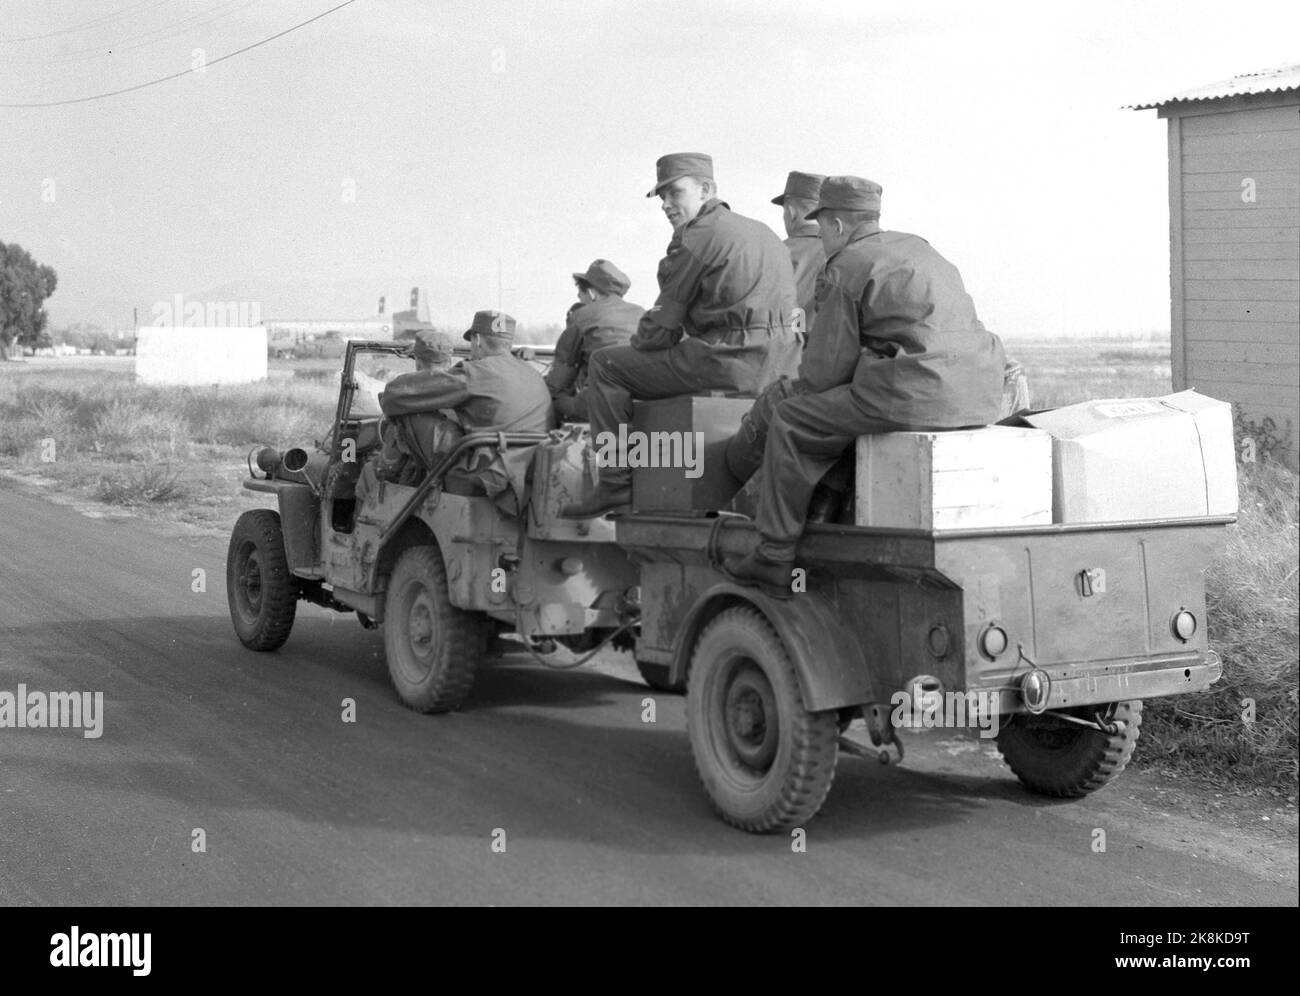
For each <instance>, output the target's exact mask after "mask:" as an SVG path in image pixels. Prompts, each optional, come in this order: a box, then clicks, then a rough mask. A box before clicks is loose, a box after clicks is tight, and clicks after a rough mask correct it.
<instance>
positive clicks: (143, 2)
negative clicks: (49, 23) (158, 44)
mask: <svg viewBox="0 0 1300 996" xmlns="http://www.w3.org/2000/svg"><path fill="white" fill-rule="evenodd" d="M160 2H161V0H140V2H139V3H133V4H131V6H129V7H123V8H122V9H121V10H119V11H118V12H117V13H115V14H105V15H104V16H103V17H97V18H95V19H94V20H93V21H83V22H82V23H81V24H74V25H73V26H72V27H70V28H59V30H58V31H47V32H46V33H45V34H43V35H27V36H26V37H23V38H0V45H17V44H18V43H19V42H29V41H40V40H41V39H42V38H54V37H56V36H58V35H70V34H72V33H73V32H74V31H81V30H82V29H83V28H93V27H94V26H95V25H96V24H106V23H107V22H109V21H116V20H117V19H118V18H119V17H123V16H125V15H126V14H129V13H131V11H133V10H138V9H140V8H141V7H145V6H147V5H149V4H151V3H155V4H156V3H160Z"/></svg>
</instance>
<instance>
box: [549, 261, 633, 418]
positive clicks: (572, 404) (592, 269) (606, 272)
mask: <svg viewBox="0 0 1300 996" xmlns="http://www.w3.org/2000/svg"><path fill="white" fill-rule="evenodd" d="M573 281H574V283H576V284H577V285H578V303H577V304H576V305H574V306H573V307H572V308H570V309H569V314H568V318H567V319H566V321H565V325H564V332H563V333H561V335H560V340H559V342H557V343H556V344H555V362H554V363H552V364H551V369H550V370H548V371H547V373H546V386H547V387H549V388H550V390H551V399H552V401H553V402H554V404H555V413H556V415H557V416H559V417H560V418H561V419H565V420H571V421H578V422H582V421H586V419H587V417H588V416H587V392H586V387H587V364H588V362H589V361H590V360H591V354H592V353H594V352H595V351H596V350H598V349H603V348H604V347H606V346H626V345H627V344H628V342H629V341H630V340H631V338H632V334H633V333H634V332H635V331H636V327H637V324H638V323H639V322H640V321H641V316H642V315H644V314H645V308H642V307H640V306H639V305H635V304H632V303H631V302H630V301H624V300H623V295H624V294H626V293H627V290H628V288H629V287H630V286H631V281H630V280H628V278H627V275H626V274H625V273H624V272H623V271H622V270H620V269H619V268H618V267H617V266H615V265H614V264H613V263H611V262H610V261H609V260H607V259H598V260H596V261H595V262H593V263H592V264H591V265H590V266H589V267H587V272H586V273H575V274H574V275H573Z"/></svg>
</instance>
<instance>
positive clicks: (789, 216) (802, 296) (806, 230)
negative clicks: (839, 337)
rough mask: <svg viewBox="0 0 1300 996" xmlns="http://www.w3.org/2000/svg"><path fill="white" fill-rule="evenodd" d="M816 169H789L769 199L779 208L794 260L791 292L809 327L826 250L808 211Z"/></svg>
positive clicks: (812, 206)
mask: <svg viewBox="0 0 1300 996" xmlns="http://www.w3.org/2000/svg"><path fill="white" fill-rule="evenodd" d="M825 179H826V177H824V176H822V174H820V173H801V172H799V171H798V170H791V171H790V175H789V176H788V177H786V180H785V190H784V191H783V192H782V193H781V194H780V195H779V196H777V197H773V198H772V203H773V204H775V205H777V206H778V207H780V208H782V214H783V217H784V221H785V234H786V236H787V237H786V240H785V245H786V248H787V249H789V250H790V261H791V262H792V263H793V264H794V287H795V295H796V297H797V298H798V300H799V307H801V308H803V313H804V322H805V327H806V328H812V323H813V315H814V313H815V305H816V295H817V274H819V273H821V272H822V267H823V266H825V265H826V250H825V249H823V248H822V239H821V235H819V234H818V231H817V222H815V221H813V220H811V219H810V218H809V217H808V215H809V214H811V213H812V212H813V211H815V210H816V209H817V197H818V195H819V194H820V193H821V189H822V181H823V180H825Z"/></svg>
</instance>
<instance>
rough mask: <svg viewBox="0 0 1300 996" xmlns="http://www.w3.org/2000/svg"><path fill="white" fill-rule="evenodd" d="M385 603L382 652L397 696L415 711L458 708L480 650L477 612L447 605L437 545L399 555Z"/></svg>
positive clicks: (444, 575) (480, 626) (480, 619)
mask: <svg viewBox="0 0 1300 996" xmlns="http://www.w3.org/2000/svg"><path fill="white" fill-rule="evenodd" d="M385 599H386V601H385V605H384V624H383V625H384V656H385V657H386V658H387V661H388V675H389V678H391V679H392V682H393V688H394V689H395V690H396V691H397V695H398V698H400V699H401V700H402V702H403V703H404V704H405V705H406V706H408V707H409V708H411V709H414V710H415V711H416V712H449V711H451V710H453V709H458V708H460V706H461V704H462V703H463V702H464V701H465V699H466V697H467V696H468V695H469V692H470V688H471V687H472V686H473V684H474V672H475V670H476V669H477V667H478V663H479V659H480V657H481V656H482V653H483V649H484V640H483V622H484V619H483V617H482V615H481V614H480V613H477V612H466V611H464V610H461V609H458V608H456V607H455V606H454V605H452V604H451V600H450V598H449V597H448V592H447V572H446V568H445V567H444V566H443V562H442V553H441V552H440V551H439V549H438V548H437V547H436V546H433V545H427V546H413V547H411V548H410V549H408V550H406V551H404V552H403V553H402V554H401V556H400V557H398V559H397V564H396V565H395V566H394V568H393V573H392V575H391V576H390V577H389V579H388V594H387V595H386V596H385Z"/></svg>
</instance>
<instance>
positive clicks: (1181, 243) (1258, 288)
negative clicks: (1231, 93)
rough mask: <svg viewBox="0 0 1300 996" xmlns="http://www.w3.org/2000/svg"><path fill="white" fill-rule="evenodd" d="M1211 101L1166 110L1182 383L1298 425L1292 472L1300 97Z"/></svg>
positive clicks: (1298, 391) (1298, 356)
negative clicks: (1251, 197)
mask: <svg viewBox="0 0 1300 996" xmlns="http://www.w3.org/2000/svg"><path fill="white" fill-rule="evenodd" d="M1288 101H1289V103H1286V102H1288ZM1206 103H1208V104H1209V106H1208V107H1196V106H1195V105H1188V106H1187V107H1185V108H1177V109H1170V110H1169V111H1168V117H1169V154H1170V163H1169V165H1170V170H1169V194H1170V205H1169V207H1170V249H1171V252H1170V257H1171V258H1170V264H1171V266H1170V283H1171V291H1172V295H1173V307H1172V312H1173V314H1172V317H1173V344H1172V345H1173V348H1172V361H1173V367H1174V369H1173V375H1174V376H1173V379H1174V385H1175V388H1176V389H1182V388H1184V387H1193V388H1196V389H1197V390H1198V391H1201V392H1202V393H1204V394H1208V395H1211V396H1212V397H1216V398H1221V399H1223V400H1225V401H1233V402H1236V403H1238V404H1239V405H1240V406H1241V409H1242V411H1243V413H1244V414H1245V415H1246V417H1247V418H1249V419H1253V420H1254V421H1255V422H1257V423H1258V422H1261V421H1262V420H1263V419H1264V418H1265V417H1271V418H1272V419H1273V421H1274V423H1275V424H1276V425H1277V426H1278V427H1279V429H1281V428H1283V427H1285V426H1286V425H1287V424H1288V423H1289V424H1290V427H1291V428H1290V434H1291V449H1292V460H1293V462H1294V461H1296V460H1297V459H1300V455H1298V454H1297V448H1298V447H1300V94H1289V95H1285V96H1283V95H1277V96H1274V97H1272V98H1269V99H1268V100H1266V101H1262V102H1259V103H1263V104H1264V105H1265V106H1259V105H1258V103H1255V105H1254V106H1252V103H1254V102H1252V101H1249V100H1243V99H1242V98H1234V99H1229V100H1225V101H1215V102H1206ZM1269 104H1272V105H1273V106H1268V105H1269ZM1247 180H1250V181H1253V184H1247V183H1246V182H1245V181H1247ZM1252 186H1253V195H1254V199H1253V200H1251V199H1250V196H1249V194H1250V190H1249V188H1251V187H1252Z"/></svg>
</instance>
